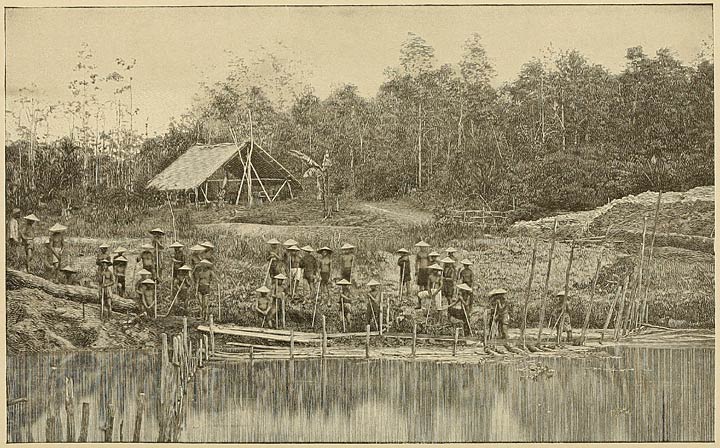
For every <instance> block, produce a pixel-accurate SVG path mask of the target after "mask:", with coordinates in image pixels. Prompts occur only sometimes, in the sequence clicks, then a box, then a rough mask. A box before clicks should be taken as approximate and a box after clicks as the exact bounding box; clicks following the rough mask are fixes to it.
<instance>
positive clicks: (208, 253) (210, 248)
mask: <svg viewBox="0 0 720 448" xmlns="http://www.w3.org/2000/svg"><path fill="white" fill-rule="evenodd" d="M200 245H201V246H202V247H204V248H205V251H204V252H203V253H202V258H203V259H205V260H207V261H209V262H210V263H212V264H215V245H214V244H213V243H211V242H210V241H205V242H204V243H200Z"/></svg>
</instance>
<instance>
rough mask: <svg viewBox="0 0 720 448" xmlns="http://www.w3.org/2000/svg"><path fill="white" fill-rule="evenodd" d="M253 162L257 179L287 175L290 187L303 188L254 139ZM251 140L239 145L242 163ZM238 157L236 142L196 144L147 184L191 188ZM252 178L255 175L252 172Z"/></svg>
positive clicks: (284, 177)
mask: <svg viewBox="0 0 720 448" xmlns="http://www.w3.org/2000/svg"><path fill="white" fill-rule="evenodd" d="M252 146H253V151H252V157H251V158H252V165H253V167H254V168H255V171H257V176H259V177H260V179H278V180H282V179H287V180H288V181H289V182H290V183H291V186H292V188H295V189H298V190H299V189H302V187H301V185H300V182H298V180H297V179H296V178H295V177H294V176H293V175H292V174H291V173H290V171H288V170H287V169H286V168H285V167H284V166H283V165H282V164H281V163H280V162H278V161H277V160H276V159H275V158H274V157H273V156H271V155H270V154H269V153H268V152H267V151H265V150H264V149H263V148H262V147H261V146H260V145H258V144H257V143H253V145H252ZM249 150H250V142H245V143H242V144H241V145H240V151H239V153H240V157H242V160H241V165H243V166H244V163H245V161H246V160H247V155H248V151H249ZM237 158H238V147H237V146H236V145H235V143H220V144H217V145H195V146H192V147H191V148H190V149H188V150H187V151H185V153H183V154H182V155H180V157H178V158H177V159H176V160H175V161H174V162H173V163H171V164H170V166H168V167H167V168H165V169H164V170H163V171H162V172H160V173H159V174H158V175H156V176H155V177H154V178H153V179H152V180H151V181H150V182H149V183H148V184H147V188H155V189H157V190H183V191H184V190H191V189H194V188H196V187H199V186H200V185H202V183H203V182H205V181H206V180H207V179H208V178H209V177H210V176H212V175H213V173H215V172H216V171H217V170H219V169H220V168H222V167H223V166H224V165H226V164H227V163H228V162H230V161H231V160H233V159H237ZM252 177H253V179H254V178H256V176H255V173H254V172H253V176H252Z"/></svg>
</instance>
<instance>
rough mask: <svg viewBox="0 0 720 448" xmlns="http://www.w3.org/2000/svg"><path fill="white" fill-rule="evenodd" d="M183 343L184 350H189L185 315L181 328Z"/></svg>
mask: <svg viewBox="0 0 720 448" xmlns="http://www.w3.org/2000/svg"><path fill="white" fill-rule="evenodd" d="M182 338H183V345H184V346H185V352H186V353H187V352H189V349H190V346H189V345H188V320H187V317H183V329H182Z"/></svg>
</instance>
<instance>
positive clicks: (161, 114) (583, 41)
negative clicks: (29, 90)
mask: <svg viewBox="0 0 720 448" xmlns="http://www.w3.org/2000/svg"><path fill="white" fill-rule="evenodd" d="M5 11H6V17H5V23H6V102H7V104H6V109H7V108H12V107H13V106H12V102H13V100H14V99H15V98H17V95H18V90H19V89H20V88H22V87H26V86H29V85H31V84H35V85H36V86H37V87H38V92H39V93H38V96H39V98H40V99H41V101H47V102H54V101H59V100H64V99H68V98H69V92H68V89H67V85H68V83H69V81H70V80H72V79H73V77H74V74H73V70H72V69H73V65H74V64H75V63H76V53H77V51H78V50H79V49H80V46H81V44H82V43H83V42H86V43H88V44H89V46H90V48H91V49H92V51H93V53H94V54H95V60H96V64H97V65H98V68H99V71H100V72H101V73H108V72H110V71H111V70H112V69H113V67H114V66H113V64H114V60H115V58H117V57H121V58H124V59H132V58H135V59H136V60H137V65H136V67H135V69H134V81H133V92H134V96H133V98H134V103H135V106H136V107H138V108H139V109H140V112H139V113H138V121H139V122H142V123H144V122H146V121H147V123H148V130H149V134H150V135H154V134H156V133H162V132H164V131H165V130H166V129H167V125H168V123H169V122H170V120H171V118H172V117H179V116H180V115H181V114H182V113H183V112H184V111H186V110H187V109H188V108H189V107H190V105H191V103H192V97H193V95H194V94H195V93H197V92H198V82H199V81H200V80H202V79H210V80H219V79H220V78H221V77H222V74H223V70H224V67H225V64H226V61H227V53H226V51H225V50H232V51H233V52H234V53H236V54H237V55H239V56H247V55H249V54H250V52H251V51H253V50H257V49H258V48H259V47H260V46H262V45H266V46H267V45H268V44H271V43H273V42H277V41H281V42H282V43H283V44H284V45H285V46H286V47H287V48H288V49H289V52H290V53H291V54H292V55H293V57H294V58H296V59H299V60H301V61H302V62H303V63H304V65H305V67H306V68H307V69H309V71H310V75H309V77H308V82H309V83H310V85H311V86H312V87H313V89H314V92H315V94H316V95H318V96H320V97H321V98H324V97H325V96H327V95H328V93H329V92H330V91H331V90H332V89H333V88H334V87H337V86H340V85H342V84H345V83H351V84H355V85H357V86H358V88H359V92H360V94H361V95H364V96H372V95H374V94H375V93H376V91H377V88H378V87H379V86H380V84H381V83H382V82H383V80H384V74H383V71H384V70H385V68H387V67H389V66H394V65H397V64H398V57H399V50H400V45H401V43H402V41H403V40H405V39H406V38H407V33H408V32H413V33H415V34H418V35H420V36H422V37H423V38H424V39H426V40H427V42H428V43H429V44H430V45H432V46H433V47H434V48H435V55H436V59H437V62H438V63H440V64H442V63H456V62H457V61H459V59H460V57H461V55H462V44H463V42H464V41H465V40H466V39H467V38H468V37H469V36H470V35H471V34H472V33H479V34H480V35H481V36H482V37H483V41H484V44H485V48H486V50H487V53H488V55H489V57H490V59H491V61H492V62H493V64H494V66H495V69H496V71H497V78H496V80H495V81H494V82H495V83H496V84H498V85H499V84H502V83H503V82H510V81H512V80H513V79H514V78H515V77H516V75H517V74H518V72H519V70H520V68H521V66H522V65H523V64H524V63H525V62H528V61H529V60H531V59H532V58H533V57H537V56H539V55H540V53H541V51H542V50H543V49H544V48H546V47H548V46H549V45H552V46H553V47H554V48H555V49H559V50H563V49H577V50H579V51H580V52H581V53H582V54H583V55H585V56H586V57H587V58H588V59H589V60H590V61H591V62H594V63H599V64H602V65H604V66H605V67H607V68H608V69H609V70H611V71H612V72H615V73H616V72H619V71H620V70H622V68H623V67H624V64H625V60H624V56H625V50H626V49H627V48H628V47H632V46H637V45H641V46H642V47H643V48H644V50H645V52H646V53H648V54H651V55H652V54H654V53H655V51H656V50H657V49H659V48H662V47H669V48H671V49H672V50H674V51H675V52H676V55H677V56H678V57H679V58H680V59H681V60H683V61H685V62H691V61H692V60H693V59H694V58H695V56H696V55H697V53H698V52H699V51H700V48H701V43H702V41H703V40H709V41H712V32H713V25H712V7H711V6H709V5H662V6H651V5H644V6H637V5H625V6H619V5H618V6H562V5H556V6H395V7H380V6H374V7H370V6H354V7H349V6H348V7H333V6H323V7H287V6H284V7H205V8H176V7H164V8H160V7H152V8H73V9H71V8H15V9H6V10H5ZM53 126H54V127H57V128H58V132H61V131H60V130H59V129H60V128H61V126H60V124H53ZM51 132H52V131H51Z"/></svg>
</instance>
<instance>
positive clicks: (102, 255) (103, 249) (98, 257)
mask: <svg viewBox="0 0 720 448" xmlns="http://www.w3.org/2000/svg"><path fill="white" fill-rule="evenodd" d="M105 260H107V261H108V263H109V262H110V254H109V253H108V245H107V244H105V243H102V244H101V245H99V246H98V252H97V254H95V266H97V271H96V275H95V282H96V283H97V284H98V285H99V284H100V283H101V280H100V275H101V273H102V271H103V261H105Z"/></svg>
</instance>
